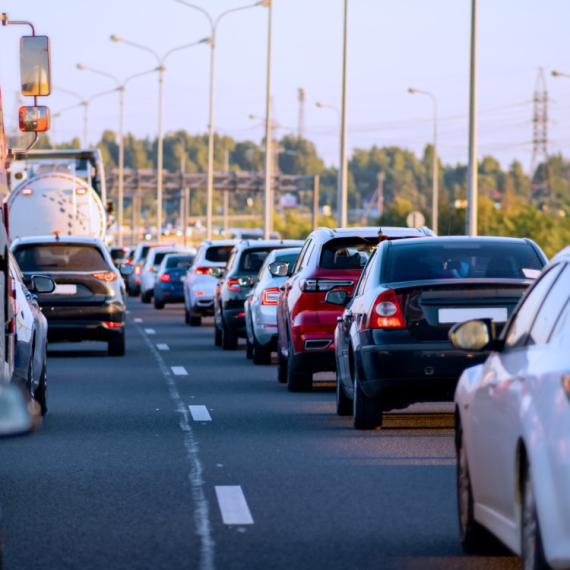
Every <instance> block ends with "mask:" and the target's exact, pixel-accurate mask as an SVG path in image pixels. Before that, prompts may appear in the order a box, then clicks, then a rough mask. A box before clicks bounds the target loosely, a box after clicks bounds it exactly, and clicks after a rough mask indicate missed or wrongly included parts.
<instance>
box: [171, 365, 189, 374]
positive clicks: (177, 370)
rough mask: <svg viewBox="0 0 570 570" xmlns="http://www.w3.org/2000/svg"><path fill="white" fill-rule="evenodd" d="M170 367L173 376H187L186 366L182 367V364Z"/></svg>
mask: <svg viewBox="0 0 570 570" xmlns="http://www.w3.org/2000/svg"><path fill="white" fill-rule="evenodd" d="M170 369H171V370H172V374H174V376H188V372H186V368H184V366H171V367H170Z"/></svg>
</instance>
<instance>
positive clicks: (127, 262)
mask: <svg viewBox="0 0 570 570" xmlns="http://www.w3.org/2000/svg"><path fill="white" fill-rule="evenodd" d="M132 262H133V260H132V259H125V260H124V261H123V263H124V264H125V265H130V264H131V263H132Z"/></svg>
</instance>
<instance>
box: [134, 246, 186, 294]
mask: <svg viewBox="0 0 570 570" xmlns="http://www.w3.org/2000/svg"><path fill="white" fill-rule="evenodd" d="M169 253H189V254H194V253H196V250H195V249H194V248H193V247H191V248H183V247H177V246H175V247H172V246H169V247H154V248H151V249H149V251H148V255H147V257H146V261H145V264H144V265H143V267H142V269H141V275H140V279H141V300H142V302H143V303H150V302H151V300H152V296H153V295H154V283H155V281H156V274H157V271H158V268H159V266H160V264H161V262H162V260H163V259H164V257H165V256H166V255H168V254H169Z"/></svg>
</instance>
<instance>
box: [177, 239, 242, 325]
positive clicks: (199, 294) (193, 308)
mask: <svg viewBox="0 0 570 570" xmlns="http://www.w3.org/2000/svg"><path fill="white" fill-rule="evenodd" d="M236 243H237V242H236V240H233V239H232V240H208V239H207V240H205V241H203V242H202V243H201V244H200V247H199V248H198V251H197V253H196V257H195V258H194V264H193V265H192V267H190V269H189V270H188V274H187V275H186V281H185V283H184V313H185V318H186V324H188V325H190V326H191V327H199V326H200V325H201V324H202V317H211V316H213V315H214V291H215V289H216V283H217V282H218V279H217V278H216V277H213V276H212V275H210V269H211V268H212V267H222V268H224V267H225V266H226V262H227V261H228V259H229V257H230V253H231V252H232V249H233V248H234V245H235V244H236Z"/></svg>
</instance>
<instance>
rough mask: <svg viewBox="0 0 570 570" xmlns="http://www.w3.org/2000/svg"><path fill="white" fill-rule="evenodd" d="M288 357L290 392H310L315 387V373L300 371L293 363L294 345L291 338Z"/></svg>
mask: <svg viewBox="0 0 570 570" xmlns="http://www.w3.org/2000/svg"><path fill="white" fill-rule="evenodd" d="M287 347H288V353H289V357H288V359H287V388H288V389H289V392H310V391H311V390H312V389H313V375H312V374H311V373H310V372H298V371H297V370H295V365H294V363H293V358H294V355H293V346H292V344H291V339H289V340H288V344H287Z"/></svg>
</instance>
